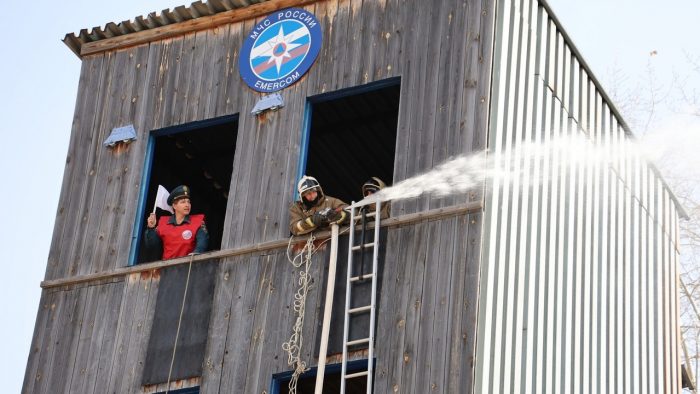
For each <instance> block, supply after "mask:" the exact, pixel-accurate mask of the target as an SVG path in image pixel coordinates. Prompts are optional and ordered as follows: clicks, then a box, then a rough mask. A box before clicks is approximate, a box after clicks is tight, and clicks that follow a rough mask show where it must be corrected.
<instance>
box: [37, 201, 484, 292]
mask: <svg viewBox="0 0 700 394" xmlns="http://www.w3.org/2000/svg"><path fill="white" fill-rule="evenodd" d="M482 210H483V204H482V202H481V201H476V202H469V203H466V204H461V205H455V206H453V207H447V208H439V209H433V210H430V211H424V212H418V213H413V214H409V215H403V216H399V217H395V218H389V219H386V220H384V221H383V222H382V227H395V226H406V225H409V224H414V223H417V222H422V221H428V220H439V219H444V218H448V217H451V216H458V215H466V214H470V213H475V212H481V211H482ZM372 227H373V226H372V225H370V226H369V228H372ZM314 236H315V237H316V238H321V239H322V238H328V237H329V236H330V231H320V232H317V233H315V234H314ZM307 238H308V237H298V238H297V239H296V242H303V241H304V240H305V239H307ZM288 244H289V239H279V240H275V241H269V242H261V243H257V244H253V245H249V246H245V247H242V248H235V249H226V250H219V251H215V252H209V253H204V254H200V255H196V256H187V257H180V258H177V259H171V260H164V261H156V262H153V263H148V264H139V265H135V266H131V267H122V268H117V269H114V270H111V271H105V272H100V273H95V274H87V275H78V276H74V277H68V278H61V279H53V280H46V281H43V282H41V287H42V288H44V289H48V288H54V287H59V286H70V285H75V284H79V283H85V282H94V281H99V280H104V279H108V278H113V277H121V276H126V275H130V274H133V273H136V272H146V271H151V270H156V269H161V268H165V267H171V266H175V265H180V264H187V263H189V262H190V260H192V261H193V262H194V263H199V262H204V261H209V260H212V259H219V258H225V257H232V256H240V255H244V254H248V253H256V252H262V251H267V250H273V249H279V248H282V247H284V246H287V245H288Z"/></svg>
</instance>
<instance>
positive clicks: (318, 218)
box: [311, 212, 329, 227]
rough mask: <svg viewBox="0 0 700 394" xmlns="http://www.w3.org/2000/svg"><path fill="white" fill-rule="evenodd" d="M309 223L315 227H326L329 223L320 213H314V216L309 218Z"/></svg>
mask: <svg viewBox="0 0 700 394" xmlns="http://www.w3.org/2000/svg"><path fill="white" fill-rule="evenodd" d="M311 221H312V222H313V223H314V226H316V227H322V226H326V225H328V223H329V221H328V217H326V215H324V214H322V213H321V212H316V213H314V215H313V216H312V217H311Z"/></svg>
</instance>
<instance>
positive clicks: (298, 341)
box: [282, 235, 315, 394]
mask: <svg viewBox="0 0 700 394" xmlns="http://www.w3.org/2000/svg"><path fill="white" fill-rule="evenodd" d="M314 239H315V237H314V236H313V235H311V236H310V237H309V239H308V240H307V241H306V245H304V248H303V249H302V250H301V252H299V253H298V254H297V255H296V256H295V257H294V258H293V259H291V258H289V247H288V248H287V258H288V259H289V261H290V262H291V263H292V265H293V266H294V268H300V267H302V265H303V269H301V270H300V271H299V279H298V284H299V289H298V290H297V291H296V293H295V294H294V304H293V305H294V313H296V315H297V318H296V321H295V322H294V327H293V328H292V336H291V337H290V338H289V341H287V342H285V343H283V344H282V349H283V350H284V351H286V352H287V365H289V366H292V367H294V372H293V373H292V379H291V380H290V381H289V394H296V392H297V382H298V380H299V376H300V375H301V374H303V373H304V372H306V371H307V370H308V368H307V367H306V362H305V361H303V360H302V359H301V349H302V345H303V341H304V337H303V335H302V334H303V333H302V330H303V328H304V315H305V313H306V296H307V295H308V293H309V288H310V283H311V275H309V268H310V267H311V256H312V255H313V253H314ZM291 240H292V239H291V238H290V239H289V242H290V243H291Z"/></svg>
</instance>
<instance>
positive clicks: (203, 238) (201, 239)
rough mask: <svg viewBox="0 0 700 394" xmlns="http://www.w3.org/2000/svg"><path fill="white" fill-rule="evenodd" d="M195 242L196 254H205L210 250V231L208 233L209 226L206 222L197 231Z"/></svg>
mask: <svg viewBox="0 0 700 394" xmlns="http://www.w3.org/2000/svg"><path fill="white" fill-rule="evenodd" d="M195 241H196V242H195V245H194V253H204V252H206V251H207V250H209V231H207V226H206V224H204V222H202V225H201V226H199V228H198V229H197V234H196V235H195Z"/></svg>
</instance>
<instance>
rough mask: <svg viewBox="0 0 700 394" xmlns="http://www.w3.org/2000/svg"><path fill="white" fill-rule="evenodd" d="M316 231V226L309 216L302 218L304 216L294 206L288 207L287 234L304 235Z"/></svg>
mask: <svg viewBox="0 0 700 394" xmlns="http://www.w3.org/2000/svg"><path fill="white" fill-rule="evenodd" d="M314 230H316V225H315V224H314V222H313V219H312V218H311V216H308V217H304V214H303V213H302V212H301V211H300V210H299V209H298V208H297V207H296V204H294V205H292V206H291V207H289V232H290V233H292V234H294V235H304V234H308V233H310V232H312V231H314Z"/></svg>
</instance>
